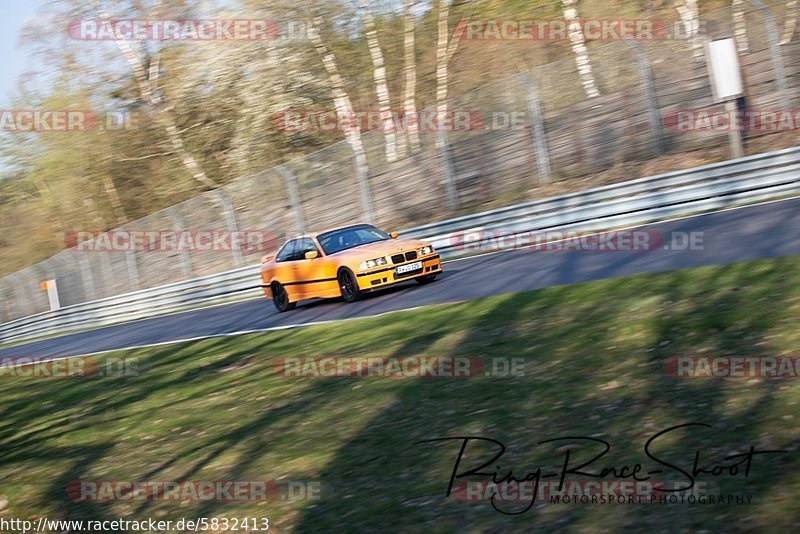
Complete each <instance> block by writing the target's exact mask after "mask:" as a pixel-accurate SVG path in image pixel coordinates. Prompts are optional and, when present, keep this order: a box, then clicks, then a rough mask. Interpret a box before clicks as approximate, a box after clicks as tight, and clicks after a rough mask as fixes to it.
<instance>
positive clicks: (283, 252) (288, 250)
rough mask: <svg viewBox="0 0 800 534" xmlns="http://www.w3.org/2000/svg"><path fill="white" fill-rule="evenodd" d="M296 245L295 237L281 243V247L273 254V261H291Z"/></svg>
mask: <svg viewBox="0 0 800 534" xmlns="http://www.w3.org/2000/svg"><path fill="white" fill-rule="evenodd" d="M296 245H297V239H293V240H291V241H289V242H288V243H286V244H285V245H283V248H282V249H280V251H278V255H277V256H275V261H276V262H280V261H292V260H294V251H295V248H296Z"/></svg>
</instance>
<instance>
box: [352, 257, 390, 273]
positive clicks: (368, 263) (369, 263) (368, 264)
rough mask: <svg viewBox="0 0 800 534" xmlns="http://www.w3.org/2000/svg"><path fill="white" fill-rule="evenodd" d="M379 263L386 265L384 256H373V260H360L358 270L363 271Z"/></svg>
mask: <svg viewBox="0 0 800 534" xmlns="http://www.w3.org/2000/svg"><path fill="white" fill-rule="evenodd" d="M379 265H386V258H375V259H374V260H367V261H365V262H362V263H361V265H359V266H358V270H359V271H363V270H365V269H372V268H373V267H377V266H379Z"/></svg>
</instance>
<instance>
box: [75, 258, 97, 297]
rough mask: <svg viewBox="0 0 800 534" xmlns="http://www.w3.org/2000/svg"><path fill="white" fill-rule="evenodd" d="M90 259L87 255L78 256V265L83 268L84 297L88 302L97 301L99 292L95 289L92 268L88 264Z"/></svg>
mask: <svg viewBox="0 0 800 534" xmlns="http://www.w3.org/2000/svg"><path fill="white" fill-rule="evenodd" d="M88 261H89V258H87V257H86V254H81V255H80V256H78V263H80V268H81V279H83V287H84V292H83V294H84V296H85V297H86V300H87V301H91V300H97V290H96V289H95V287H94V278H93V277H92V267H91V265H89V264H88V263H87V262H88Z"/></svg>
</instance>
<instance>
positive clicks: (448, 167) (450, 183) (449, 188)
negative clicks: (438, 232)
mask: <svg viewBox="0 0 800 534" xmlns="http://www.w3.org/2000/svg"><path fill="white" fill-rule="evenodd" d="M436 148H438V149H439V159H440V160H441V162H442V165H441V167H442V171H443V175H444V176H443V180H444V192H445V195H446V197H447V206H448V207H449V208H450V209H451V210H455V209H457V208H458V194H457V193H456V184H455V177H454V176H453V162H452V161H450V144H449V142H448V141H447V133H446V132H445V131H444V130H442V129H441V128H437V129H436Z"/></svg>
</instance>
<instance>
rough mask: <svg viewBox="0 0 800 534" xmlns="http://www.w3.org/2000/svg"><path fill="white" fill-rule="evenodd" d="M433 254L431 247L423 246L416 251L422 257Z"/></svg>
mask: <svg viewBox="0 0 800 534" xmlns="http://www.w3.org/2000/svg"><path fill="white" fill-rule="evenodd" d="M431 252H433V247H432V246H431V245H425V246H424V247H422V248H421V249H419V250H418V251H417V253H418V254H419V255H420V256H424V255H425V254H430V253H431Z"/></svg>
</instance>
